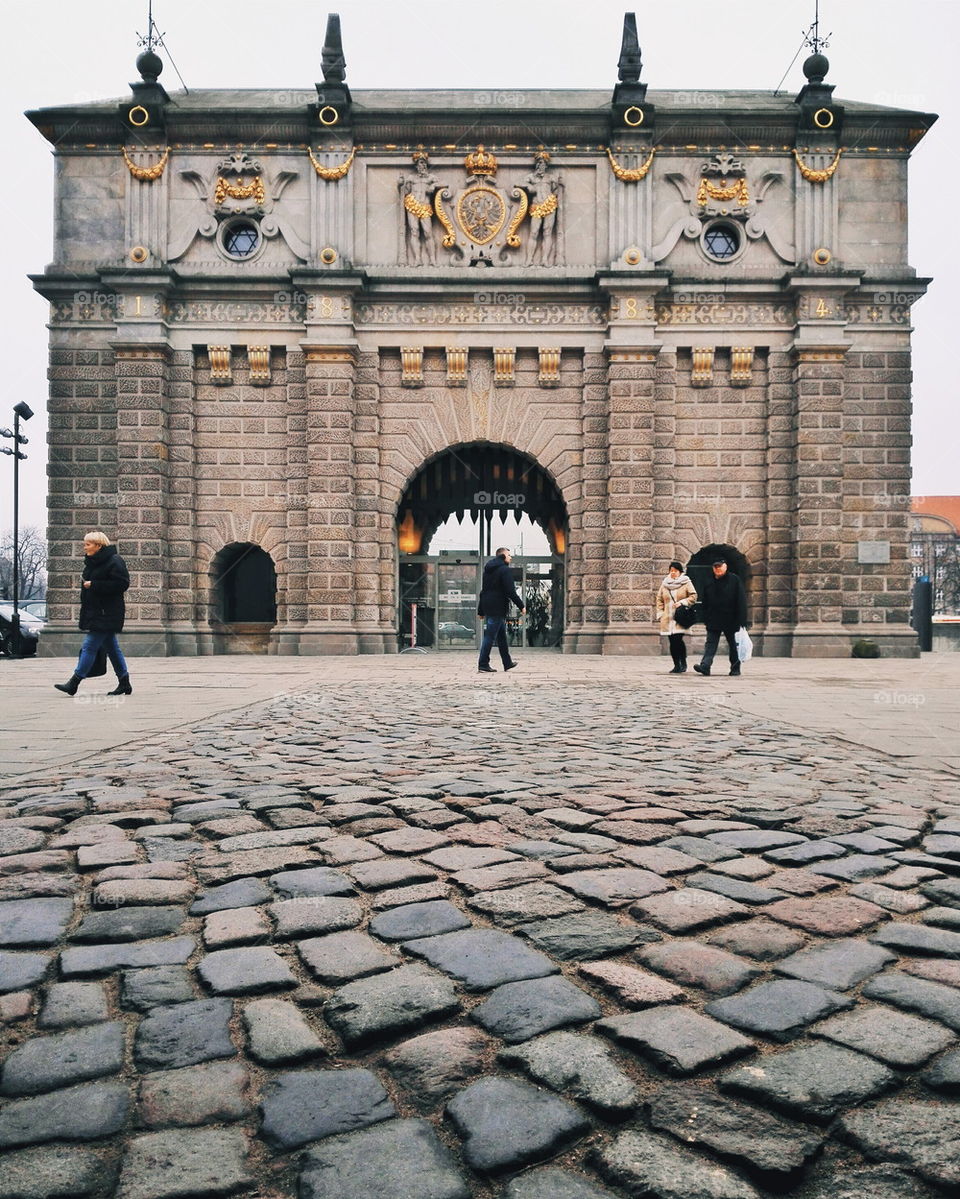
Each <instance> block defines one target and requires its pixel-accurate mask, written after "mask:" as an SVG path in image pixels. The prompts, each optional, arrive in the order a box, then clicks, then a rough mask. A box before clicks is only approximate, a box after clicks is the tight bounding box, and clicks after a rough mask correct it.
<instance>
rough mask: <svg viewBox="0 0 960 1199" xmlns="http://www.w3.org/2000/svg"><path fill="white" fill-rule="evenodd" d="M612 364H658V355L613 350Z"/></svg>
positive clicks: (611, 353)
mask: <svg viewBox="0 0 960 1199" xmlns="http://www.w3.org/2000/svg"><path fill="white" fill-rule="evenodd" d="M610 361H611V362H656V361H657V355H656V354H655V353H650V352H638V351H636V350H632V351H629V352H628V351H625V350H612V351H611V352H610Z"/></svg>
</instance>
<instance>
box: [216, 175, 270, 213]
mask: <svg viewBox="0 0 960 1199" xmlns="http://www.w3.org/2000/svg"><path fill="white" fill-rule="evenodd" d="M228 196H229V198H230V199H231V200H250V199H253V200H255V201H256V202H257V204H258V205H260V206H261V207H262V206H263V204H264V203H265V202H266V192H265V189H264V186H263V177H262V176H261V175H257V176H256V178H255V179H252V180H251V181H250V182H249V183H243V182H242V181H241V182H240V183H230V182H229V180H227V179H224V177H223V176H222V175H218V176H217V186H216V188H215V189H214V192H213V202H214V204H216V205H218V206H219V205H220V204H222V203H223V201H224V200H225V199H226V198H227V197H228Z"/></svg>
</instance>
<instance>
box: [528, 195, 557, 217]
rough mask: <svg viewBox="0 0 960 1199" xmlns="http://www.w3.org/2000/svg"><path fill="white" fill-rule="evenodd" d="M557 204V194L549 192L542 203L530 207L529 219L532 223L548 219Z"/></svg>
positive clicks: (555, 209)
mask: <svg viewBox="0 0 960 1199" xmlns="http://www.w3.org/2000/svg"><path fill="white" fill-rule="evenodd" d="M558 204H559V200H558V199H557V193H556V192H551V194H550V195H549V196H547V198H546V199H545V200H544V201H543V203H541V204H531V205H530V219H531V220H532V221H534V220H541V221H542V220H543V219H544V217H548V216H550V214H551V213H553V212H556V211H557V206H558Z"/></svg>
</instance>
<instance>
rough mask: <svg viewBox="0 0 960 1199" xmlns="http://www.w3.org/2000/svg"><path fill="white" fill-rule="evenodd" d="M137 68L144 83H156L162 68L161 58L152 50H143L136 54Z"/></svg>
mask: <svg viewBox="0 0 960 1199" xmlns="http://www.w3.org/2000/svg"><path fill="white" fill-rule="evenodd" d="M137 70H138V71H139V72H140V77H141V79H143V81H144V83H156V82H157V79H158V78H159V76H160V72H161V71H162V70H163V59H162V58H161V57H160V55H159V54H155V53H154V52H153V50H144V52H143V53H142V54H138V55H137Z"/></svg>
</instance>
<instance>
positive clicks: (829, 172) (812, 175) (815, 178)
mask: <svg viewBox="0 0 960 1199" xmlns="http://www.w3.org/2000/svg"><path fill="white" fill-rule="evenodd" d="M842 153H843V146H841V147H840V148H839V149H838V150H837V152H836V154H835V155H834V159H833V162H831V163H830V165H829V166H828V167H824V169H823V170H822V171H815V170H814V169H813V167H808V166H807V164H806V163H805V162H804V161H803V159H802V158H801V157H800V151H799V150H794V152H793V157H794V158H795V159H796V160H797V166H798V167H799V168H800V174H801V175H802V176H803V177H804V179H806V180H807V182H808V183H826V181H827V180H828V179H830V178H832V176H833V173H834V171H836V169H837V167H838V166H839V165H840V155H841V154H842Z"/></svg>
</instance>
